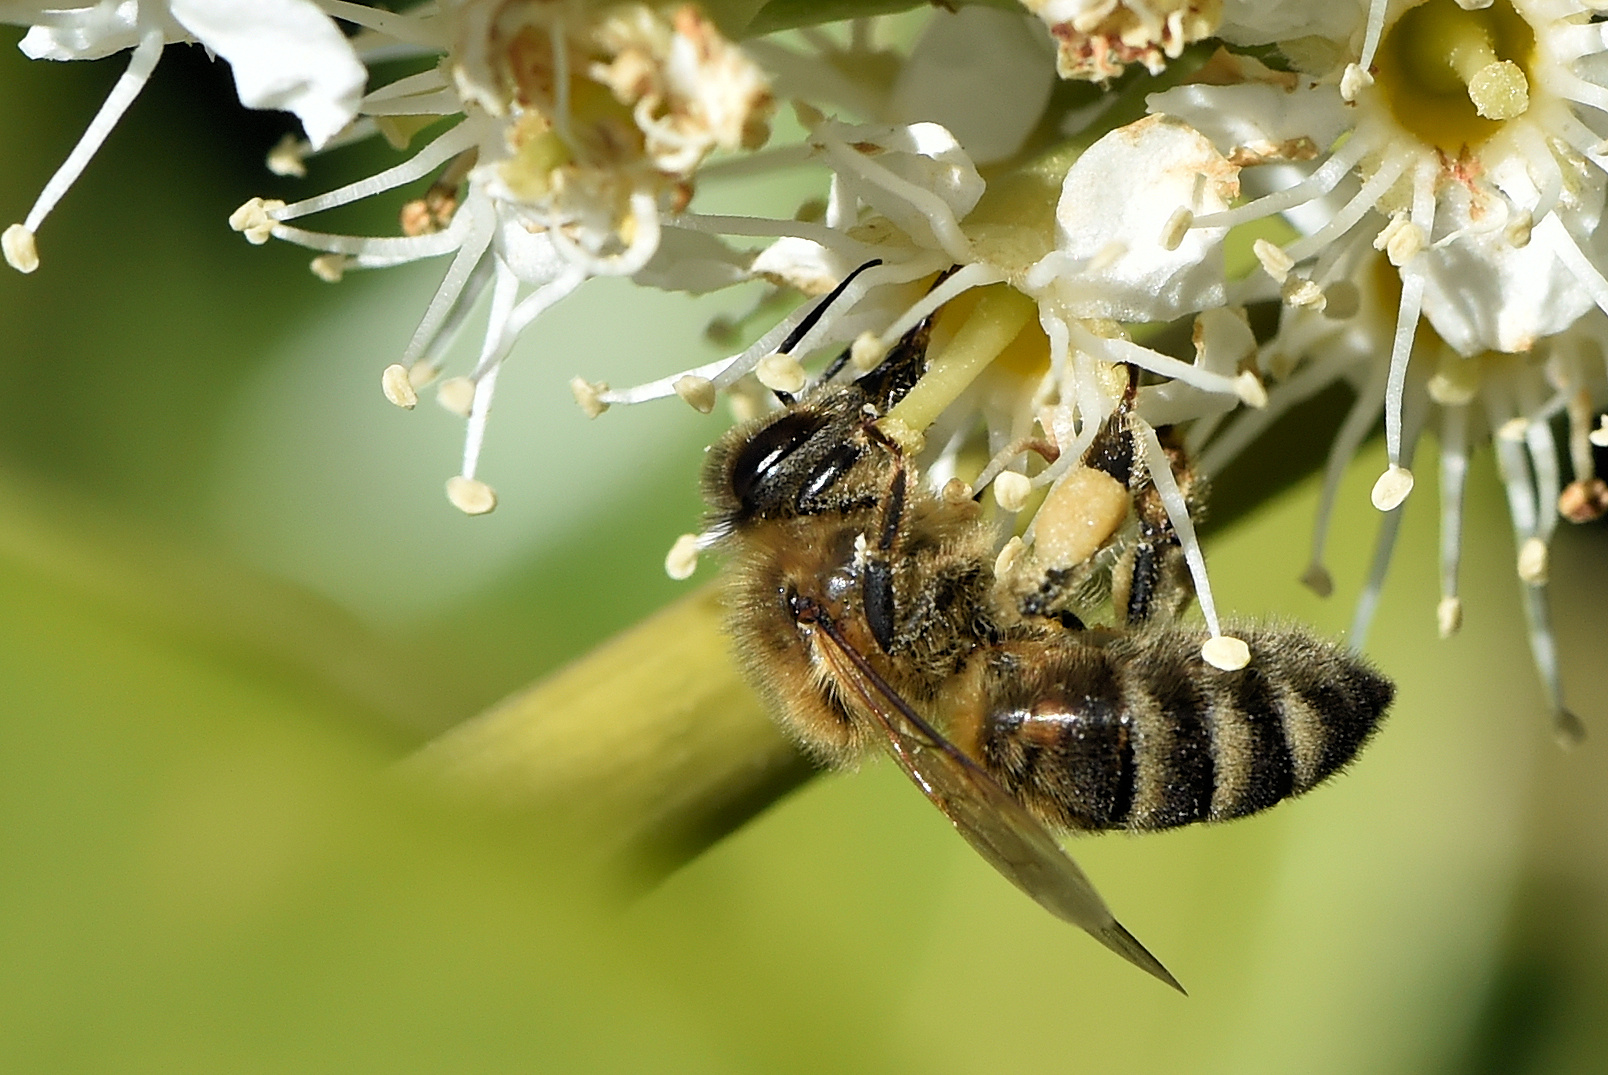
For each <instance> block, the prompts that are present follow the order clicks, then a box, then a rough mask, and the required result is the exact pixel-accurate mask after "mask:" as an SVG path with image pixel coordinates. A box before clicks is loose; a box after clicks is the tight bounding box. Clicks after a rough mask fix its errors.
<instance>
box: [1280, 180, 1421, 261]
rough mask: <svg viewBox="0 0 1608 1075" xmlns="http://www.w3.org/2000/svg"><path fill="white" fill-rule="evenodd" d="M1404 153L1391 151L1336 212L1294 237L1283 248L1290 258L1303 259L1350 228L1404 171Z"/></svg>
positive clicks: (1376, 203) (1393, 184)
mask: <svg viewBox="0 0 1608 1075" xmlns="http://www.w3.org/2000/svg"><path fill="white" fill-rule="evenodd" d="M1407 163H1408V156H1407V154H1405V153H1396V154H1391V155H1390V156H1388V157H1386V158H1385V160H1384V161H1383V162H1382V163H1381V164H1380V165H1379V170H1378V171H1376V172H1374V174H1373V175H1371V176H1369V177H1368V181H1367V182H1366V183H1364V184H1363V185H1362V187H1361V188H1360V189H1359V190H1358V191H1357V193H1356V194H1354V195H1352V196H1351V199H1350V200H1349V201H1347V202H1346V204H1345V205H1343V206H1342V207H1341V208H1340V210H1339V212H1337V213H1335V214H1334V215H1333V216H1331V217H1330V218H1329V219H1328V221H1327V222H1326V223H1325V224H1324V225H1323V227H1321V228H1319V229H1318V230H1317V231H1315V232H1313V233H1312V234H1311V235H1308V236H1306V237H1305V238H1302V239H1297V240H1296V241H1295V242H1293V243H1291V244H1290V245H1289V246H1288V247H1286V248H1285V253H1286V254H1288V255H1289V257H1290V259H1291V260H1292V261H1305V260H1306V259H1307V258H1309V257H1311V256H1312V255H1313V254H1316V253H1317V252H1318V251H1319V250H1322V249H1324V248H1325V247H1327V246H1328V245H1329V244H1330V243H1332V242H1333V241H1334V240H1335V239H1337V238H1339V237H1340V236H1342V235H1344V234H1345V233H1346V232H1348V231H1350V230H1351V228H1352V227H1353V226H1354V225H1355V224H1356V223H1357V221H1359V220H1361V219H1362V218H1363V215H1364V214H1365V213H1367V212H1368V211H1369V210H1370V209H1372V208H1374V206H1376V205H1378V204H1379V199H1380V198H1382V197H1384V196H1385V194H1386V193H1387V192H1388V191H1389V190H1390V188H1391V187H1393V186H1395V185H1396V180H1398V179H1400V178H1401V174H1402V173H1403V172H1405V171H1406V170H1407Z"/></svg>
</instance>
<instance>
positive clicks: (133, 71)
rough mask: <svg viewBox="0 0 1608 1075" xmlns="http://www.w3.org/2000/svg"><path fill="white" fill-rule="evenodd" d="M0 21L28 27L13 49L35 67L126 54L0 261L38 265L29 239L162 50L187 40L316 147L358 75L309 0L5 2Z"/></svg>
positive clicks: (346, 119)
mask: <svg viewBox="0 0 1608 1075" xmlns="http://www.w3.org/2000/svg"><path fill="white" fill-rule="evenodd" d="M0 19H4V20H5V21H7V22H11V23H16V24H20V25H25V26H29V27H30V28H29V30H28V33H27V34H26V35H24V36H23V39H22V41H21V43H20V44H19V45H18V48H20V49H21V50H22V52H23V53H24V54H25V55H27V56H29V57H30V58H32V59H36V60H94V59H100V58H101V57H104V56H110V55H112V54H113V53H117V52H122V51H124V50H131V52H132V55H131V56H130V58H129V65H128V68H127V70H126V71H125V72H124V73H123V77H122V78H120V79H119V80H118V81H117V83H116V85H114V86H113V87H112V91H111V93H110V94H109V95H108V96H107V98H106V101H105V103H104V104H103V105H102V106H101V108H100V111H99V112H98V113H97V114H96V116H95V118H94V119H93V120H92V121H91V122H90V125H89V128H88V129H87V130H86V131H85V132H84V135H83V137H82V138H81V139H80V140H79V143H78V145H77V146H75V147H74V149H73V151H72V153H71V154H70V155H69V156H68V158H67V160H66V162H65V163H64V164H63V165H62V166H61V168H60V169H59V170H58V171H57V172H56V174H55V175H54V176H52V177H51V179H50V181H49V182H48V183H47V184H46V185H45V188H44V190H43V191H42V192H41V193H40V195H39V198H38V200H37V201H36V202H35V203H34V206H33V208H32V209H31V210H29V212H28V215H27V217H26V219H24V221H23V222H22V223H20V224H13V225H11V226H10V227H9V228H7V229H6V231H5V235H4V252H5V257H6V261H7V262H8V263H10V265H11V266H12V268H14V269H17V270H19V271H21V272H32V271H34V269H36V268H37V267H38V265H39V256H38V253H37V251H36V249H35V241H34V236H35V235H36V234H37V233H38V231H39V227H40V225H41V224H43V223H44V220H45V218H46V217H47V216H49V215H50V212H51V210H52V209H54V208H55V206H56V203H57V202H59V201H60V200H61V198H62V196H63V195H65V194H66V193H67V191H68V189H69V188H70V187H71V186H72V184H73V183H74V181H76V180H77V178H78V176H79V175H80V174H82V173H83V171H84V169H85V168H86V167H87V166H88V165H89V162H90V160H91V159H92V158H93V157H94V155H95V152H96V150H98V149H99V148H100V146H101V144H102V143H103V142H104V141H105V140H106V136H107V135H109V134H110V133H111V132H112V128H113V127H115V126H116V125H117V121H118V120H119V119H120V118H122V115H123V113H124V112H125V111H127V109H128V106H129V105H131V104H133V103H134V99H135V97H137V96H138V95H139V92H140V90H141V89H142V88H144V86H145V83H146V81H147V80H148V79H149V78H150V77H151V72H152V71H154V70H155V68H156V64H157V61H158V60H159V59H161V56H162V50H163V48H164V47H166V46H167V45H170V44H175V43H180V42H197V43H199V44H201V45H204V46H206V48H207V49H208V50H209V51H211V52H213V53H215V54H217V55H219V56H222V57H223V58H224V59H225V60H227V61H228V62H229V67H230V69H231V71H232V72H233V74H234V80H235V90H236V92H237V93H238V94H239V95H240V103H241V104H243V105H246V106H247V107H248V108H271V109H282V110H284V111H287V112H293V113H295V114H296V117H297V118H298V119H300V120H301V122H302V127H303V129H305V130H306V132H307V137H308V139H309V141H310V142H311V143H312V144H313V145H315V146H319V145H323V144H324V143H326V142H328V141H329V140H330V139H331V138H333V137H334V136H335V135H336V134H337V133H338V132H339V131H340V130H341V129H342V128H344V127H345V126H346V125H347V124H348V123H350V122H351V121H352V119H353V117H354V115H355V114H356V109H357V102H358V99H359V97H360V96H361V95H362V92H363V84H364V81H365V80H366V78H367V71H366V70H365V69H364V67H363V64H362V63H361V62H360V61H359V60H358V58H357V56H356V54H355V53H354V52H353V50H352V47H351V45H350V44H349V43H348V42H347V40H346V38H345V36H344V35H343V34H342V33H341V31H340V29H339V27H337V26H336V25H335V23H334V22H333V21H332V20H331V19H330V17H329V16H328V15H326V14H324V12H323V11H322V10H320V9H319V7H318V5H317V4H315V3H313V2H312V0H122V2H120V3H113V2H111V0H103V2H102V3H99V4H96V5H94V6H85V7H70V8H46V7H44V6H43V5H39V6H38V7H37V8H35V7H34V6H33V5H7V6H6V7H4V8H0Z"/></svg>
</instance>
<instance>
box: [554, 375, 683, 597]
mask: <svg viewBox="0 0 1608 1075" xmlns="http://www.w3.org/2000/svg"><path fill="white" fill-rule="evenodd" d="M581 383H582V384H585V383H586V382H584V381H582V382H581ZM672 387H674V388H675V390H676V395H678V396H680V397H681V398H682V399H684V400H686V401H687V404H688V405H689V406H690V407H692V409H693V410H695V411H697V412H698V413H699V414H708V413H709V412H710V411H712V410H714V409H715V382H714V381H711V380H710V379H709V378H707V377H699V376H697V375H696V374H692V373H689V374H687V375H686V376H685V377H678V378H676V383H675V384H674V385H673V386H672ZM577 398H579V397H577ZM581 406H583V407H584V406H586V404H584V403H583V404H581ZM672 577H673V576H672Z"/></svg>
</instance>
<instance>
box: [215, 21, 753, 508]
mask: <svg viewBox="0 0 1608 1075" xmlns="http://www.w3.org/2000/svg"><path fill="white" fill-rule="evenodd" d="M343 11H344V9H343ZM351 17H356V16H355V15H353V16H351ZM369 29H370V31H371V32H372V33H373V34H375V35H377V36H378V37H380V38H381V39H384V38H390V39H392V40H394V41H396V42H398V43H401V44H406V45H410V46H413V47H416V48H420V49H423V50H427V51H428V50H437V51H442V52H445V53H446V61H445V63H443V64H442V65H440V66H439V67H437V68H436V69H433V70H429V71H425V72H423V73H421V74H418V75H414V76H410V77H408V78H404V79H401V80H399V81H398V82H395V83H392V84H391V85H388V86H384V87H381V88H379V89H377V90H375V91H373V92H371V93H370V94H368V95H367V96H366V97H365V98H364V99H363V101H362V103H361V106H360V111H361V113H362V114H364V115H365V116H367V117H371V118H373V119H374V120H375V121H376V123H383V122H386V121H388V120H389V121H394V120H395V119H397V118H399V117H414V116H426V117H435V116H440V115H452V114H455V113H460V112H461V113H462V114H463V116H464V118H463V119H462V120H461V121H460V122H459V123H458V124H457V126H455V127H453V128H452V129H451V130H449V131H447V132H446V133H445V134H442V135H440V136H438V137H437V138H436V139H435V140H434V141H433V142H431V143H430V144H429V145H427V146H425V147H424V148H423V149H421V150H420V151H419V152H418V153H417V154H416V155H415V156H414V157H413V158H412V159H411V160H409V161H407V162H405V163H403V164H401V165H398V166H396V167H394V168H391V169H387V170H386V171H385V172H382V173H380V174H379V175H376V176H372V177H370V178H368V179H366V180H362V181H360V182H358V183H354V184H351V185H349V186H347V187H343V188H341V189H340V190H336V191H332V192H330V193H329V194H325V195H321V196H319V197H315V198H309V199H306V200H304V201H302V202H298V203H297V204H295V205H289V206H286V205H282V204H277V203H267V202H263V201H262V200H260V199H254V200H253V201H251V202H248V203H247V204H246V205H244V206H242V207H241V209H240V210H239V211H237V212H236V214H235V216H234V217H233V218H232V220H231V223H232V224H233V225H234V227H235V228H236V229H237V230H239V231H242V232H243V233H245V234H246V236H247V238H249V239H251V240H252V241H254V242H265V241H266V240H267V239H268V238H270V237H273V238H278V239H282V240H286V241H289V242H294V243H299V244H301V245H303V246H307V247H310V248H313V249H316V250H322V251H325V252H326V253H325V256H324V257H321V258H319V259H316V260H315V263H314V268H315V271H318V272H319V273H320V275H323V276H325V277H327V278H338V277H339V276H340V275H341V274H342V273H343V272H345V271H347V270H350V269H360V268H381V267H387V266H391V265H397V264H401V263H403V262H407V261H413V260H417V259H419V258H427V257H439V256H442V255H445V254H452V255H453V259H452V263H451V265H450V266H449V267H448V269H447V272H446V275H445V276H444V278H443V280H442V283H441V286H440V288H439V290H438V291H437V293H436V296H435V298H434V300H432V302H431V303H430V306H429V308H428V309H427V310H426V311H425V314H424V318H423V320H422V321H421V323H420V324H419V327H418V329H417V330H416V331H415V333H414V335H413V338H412V340H411V341H410V342H409V344H408V345H407V347H406V348H405V349H404V351H403V353H402V355H401V357H400V360H399V361H398V362H397V363H395V364H393V365H392V366H391V367H390V368H388V369H387V370H386V371H385V373H384V375H383V376H382V387H383V388H384V390H385V392H386V395H387V397H388V398H390V399H391V400H392V402H394V403H397V404H398V405H399V406H404V407H412V406H413V405H414V404H415V402H416V401H417V390H418V389H419V388H421V387H423V386H424V385H426V384H429V383H430V382H432V381H434V380H435V379H436V378H437V376H438V375H439V374H440V372H441V365H442V361H443V357H444V353H445V351H446V349H447V347H448V345H449V344H450V343H451V342H452V340H453V339H454V337H455V335H456V333H457V330H458V329H459V328H460V327H461V326H462V324H463V322H464V320H465V319H466V317H467V315H468V313H469V310H470V309H471V308H472V307H473V306H474V304H475V302H476V300H477V299H478V298H479V297H480V296H481V295H482V294H484V293H486V291H487V290H488V288H489V290H490V294H491V303H490V315H489V319H488V322H487V326H486V331H485V335H484V339H483V343H482V346H481V349H480V356H479V358H478V360H477V361H476V363H475V365H474V367H473V368H472V369H471V370H470V371H469V372H468V373H467V374H466V375H464V376H459V377H451V378H447V379H446V380H444V381H442V382H441V384H440V386H439V388H438V390H437V393H438V399H439V400H440V401H441V402H442V404H443V405H444V406H446V407H447V408H448V409H450V410H453V411H454V412H456V413H459V414H461V415H463V416H464V417H465V418H467V419H468V428H467V433H466V436H465V443H464V453H463V461H462V465H461V466H460V468H459V472H458V473H457V474H456V475H454V476H453V478H452V479H451V480H450V481H449V482H448V484H447V490H448V496H449V498H450V499H451V500H452V502H453V503H454V504H455V505H457V506H458V507H459V508H461V509H462V510H464V511H466V512H468V513H470V514H483V513H485V512H488V511H490V510H492V508H493V507H495V505H496V496H495V493H494V492H493V491H492V489H491V487H490V486H489V485H487V484H485V483H484V482H483V481H481V480H480V479H478V478H477V477H476V469H477V466H478V462H479V457H480V451H481V446H482V444H483V442H484V438H485V433H486V421H487V418H488V416H489V414H490V410H491V403H492V397H493V394H494V391H495V386H496V381H497V375H498V372H499V370H500V369H501V366H502V362H503V360H504V359H505V358H506V357H507V355H508V353H509V351H510V350H511V349H512V347H513V345H514V342H515V341H516V340H517V338H518V337H519V335H520V333H522V332H523V331H524V330H525V329H526V328H527V327H528V326H529V325H530V324H531V323H532V322H533V321H535V319H536V318H537V317H539V316H540V315H541V314H542V313H543V312H544V311H546V310H548V309H550V308H551V307H552V306H553V305H554V304H555V303H557V302H558V301H560V300H562V299H563V298H564V297H566V296H567V295H569V294H570V293H572V292H573V291H574V290H575V289H576V288H577V287H579V286H580V285H581V284H582V283H584V282H585V281H586V280H588V279H590V278H592V277H595V276H627V277H632V278H633V279H635V280H636V281H637V282H639V283H642V284H644V285H647V286H654V287H664V288H673V289H677V290H686V291H699V290H705V289H709V288H714V287H722V286H725V285H727V284H730V283H733V282H735V281H737V280H740V279H745V278H746V276H747V273H746V258H744V257H743V256H742V255H740V254H739V253H738V252H736V251H733V250H731V249H730V248H728V247H726V246H725V245H724V244H723V243H721V242H720V241H719V240H718V239H717V238H715V237H714V236H713V235H708V234H699V233H698V232H696V231H688V230H684V229H681V228H678V227H676V226H675V225H674V224H673V223H668V222H667V220H666V219H665V218H666V217H667V216H668V215H669V214H670V213H672V212H673V211H674V210H676V209H679V208H681V207H683V206H684V205H685V204H686V203H687V201H688V200H689V199H690V198H691V197H692V194H693V185H692V184H693V178H694V175H695V173H696V171H697V170H698V168H699V167H700V166H701V165H702V164H703V162H704V160H705V159H706V158H707V157H708V156H709V155H710V154H711V153H713V152H716V151H717V150H726V151H735V150H738V149H742V148H754V147H756V146H757V145H759V144H760V143H762V142H763V141H764V139H765V137H766V136H767V132H768V129H767V126H766V121H767V118H768V116H769V112H770V109H771V99H770V93H769V90H768V87H767V85H766V82H765V79H764V76H763V75H762V74H761V72H760V71H759V70H758V68H756V67H755V66H754V65H753V64H752V63H751V62H750V61H748V60H747V58H746V57H744V56H743V54H742V53H741V52H740V51H739V50H738V49H737V48H736V47H735V46H733V45H731V44H730V43H729V42H727V41H726V40H725V39H724V38H722V37H721V36H720V34H719V33H718V32H717V31H716V30H715V28H714V26H713V24H712V23H710V22H709V21H708V20H707V19H706V18H704V17H703V16H702V15H700V14H699V13H698V12H697V10H696V9H694V8H692V7H681V8H679V9H676V10H675V11H674V12H672V13H671V14H670V15H669V16H665V15H661V14H659V13H657V12H655V11H653V10H652V9H650V8H647V7H645V6H643V5H640V4H626V5H621V6H618V7H611V8H606V9H602V10H599V9H598V8H597V7H596V6H595V5H591V4H588V3H585V2H581V0H561V2H555V3H540V4H506V3H500V2H493V0H465V2H461V3H457V4H452V5H449V6H447V7H445V8H443V9H442V11H441V12H440V13H432V12H427V13H425V14H422V15H419V16H417V17H409V16H400V15H393V14H389V13H383V12H376V13H373V18H372V19H370V20H369ZM438 170H439V171H438ZM432 173H436V175H437V179H436V184H435V186H434V188H433V189H432V191H431V193H430V194H429V195H427V196H426V197H425V198H423V199H420V200H418V201H416V202H414V203H411V205H410V206H409V207H408V208H407V209H405V210H404V213H403V219H404V231H405V232H406V234H404V235H403V236H400V237H395V238H379V237H374V238H370V237H362V236H347V235H330V234H323V233H318V232H313V231H308V230H305V229H302V228H299V227H296V226H293V225H292V224H291V223H290V221H292V220H296V219H299V218H301V217H304V216H308V215H311V214H314V213H317V212H321V211H323V210H325V209H329V208H333V207H335V206H339V205H344V204H347V203H349V202H352V201H356V200H358V199H361V198H367V197H372V196H373V195H375V194H379V193H382V192H384V191H387V190H391V189H394V188H395V187H397V186H399V185H401V184H403V183H408V182H412V181H415V180H417V179H420V178H422V177H424V176H427V175H431V174H432Z"/></svg>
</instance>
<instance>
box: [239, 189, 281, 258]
mask: <svg viewBox="0 0 1608 1075" xmlns="http://www.w3.org/2000/svg"><path fill="white" fill-rule="evenodd" d="M284 207H285V203H284V202H282V201H280V200H279V199H278V198H252V199H251V200H250V201H248V202H246V203H245V204H244V205H242V206H241V207H240V208H239V209H236V210H235V211H234V212H232V213H230V214H229V226H230V227H231V228H233V229H234V230H235V231H238V232H239V233H240V234H242V235H244V236H245V237H246V242H248V243H251V244H253V245H255V246H261V245H262V244H263V243H266V242H267V241H268V240H269V239H271V238H273V235H274V224H275V223H276V222H275V220H274V218H273V214H274V213H277V212H279V210H281V209H283V208H284Z"/></svg>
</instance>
